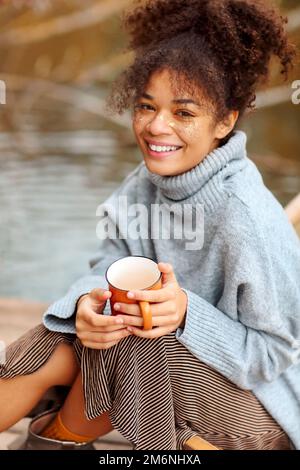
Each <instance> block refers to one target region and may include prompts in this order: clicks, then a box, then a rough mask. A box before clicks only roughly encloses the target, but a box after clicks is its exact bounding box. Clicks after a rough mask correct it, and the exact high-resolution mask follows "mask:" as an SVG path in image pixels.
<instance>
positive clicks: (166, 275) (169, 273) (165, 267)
mask: <svg viewBox="0 0 300 470" xmlns="http://www.w3.org/2000/svg"><path fill="white" fill-rule="evenodd" d="M158 269H159V270H160V272H161V273H162V274H163V280H162V283H163V286H165V285H168V284H173V283H174V282H175V283H177V279H176V276H175V273H174V269H173V266H172V264H170V263H158Z"/></svg>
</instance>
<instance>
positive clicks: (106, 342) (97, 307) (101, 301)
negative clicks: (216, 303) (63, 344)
mask: <svg viewBox="0 0 300 470" xmlns="http://www.w3.org/2000/svg"><path fill="white" fill-rule="evenodd" d="M110 297H111V292H110V291H108V290H104V289H100V288H99V289H93V290H92V291H91V292H90V293H89V294H86V295H84V296H82V297H80V299H79V301H78V302H77V313H76V334H77V336H78V338H79V339H80V341H81V342H82V344H83V345H84V346H86V347H87V348H92V349H109V348H111V347H112V346H115V345H116V344H117V343H118V342H119V341H121V340H122V339H123V338H126V337H127V336H129V335H130V334H131V333H130V331H128V330H127V329H126V326H125V325H124V321H123V320H122V318H117V317H116V316H110V315H102V312H103V310H104V307H105V304H106V301H107V300H108V299H109V298H110Z"/></svg>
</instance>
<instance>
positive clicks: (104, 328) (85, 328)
mask: <svg viewBox="0 0 300 470" xmlns="http://www.w3.org/2000/svg"><path fill="white" fill-rule="evenodd" d="M124 324H125V322H124V323H122V324H120V325H118V324H116V325H111V326H101V327H91V325H88V324H87V323H86V322H78V325H77V328H76V330H77V331H84V332H88V333H110V332H112V331H118V330H122V329H123V328H124Z"/></svg>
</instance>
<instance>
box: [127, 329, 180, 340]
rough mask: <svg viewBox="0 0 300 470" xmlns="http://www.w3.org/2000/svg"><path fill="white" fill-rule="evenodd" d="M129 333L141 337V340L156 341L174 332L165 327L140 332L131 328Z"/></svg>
mask: <svg viewBox="0 0 300 470" xmlns="http://www.w3.org/2000/svg"><path fill="white" fill-rule="evenodd" d="M128 331H130V332H131V333H133V334H134V335H135V336H139V337H140V338H145V339H155V338H159V337H160V336H165V335H166V334H168V333H171V332H172V331H173V330H172V329H171V328H168V327H165V326H162V327H158V328H153V329H152V330H140V329H139V328H136V327H134V326H129V327H128Z"/></svg>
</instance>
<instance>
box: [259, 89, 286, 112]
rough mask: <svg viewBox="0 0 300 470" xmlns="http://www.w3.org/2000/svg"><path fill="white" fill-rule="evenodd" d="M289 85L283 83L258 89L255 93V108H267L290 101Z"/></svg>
mask: <svg viewBox="0 0 300 470" xmlns="http://www.w3.org/2000/svg"><path fill="white" fill-rule="evenodd" d="M291 95H292V91H291V86H290V85H289V86H288V85H287V86H286V85H284V86H278V87H273V88H270V89H269V90H265V91H260V92H258V93H257V95H256V103H255V104H256V108H258V109H260V108H268V107H270V106H275V105H277V104H282V103H287V102H289V101H291Z"/></svg>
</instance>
